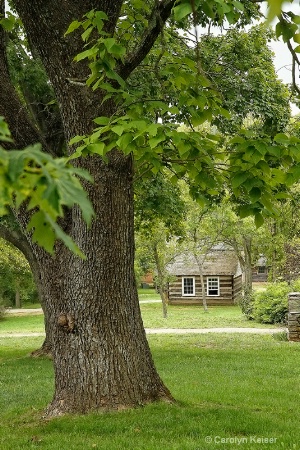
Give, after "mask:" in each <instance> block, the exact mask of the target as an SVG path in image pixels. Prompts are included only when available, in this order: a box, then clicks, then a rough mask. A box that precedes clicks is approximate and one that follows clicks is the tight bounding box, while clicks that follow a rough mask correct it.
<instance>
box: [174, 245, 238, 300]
mask: <svg viewBox="0 0 300 450" xmlns="http://www.w3.org/2000/svg"><path fill="white" fill-rule="evenodd" d="M202 271H203V275H204V287H205V293H206V301H207V305H208V306H212V305H219V306H225V305H234V304H236V303H237V302H238V301H239V299H240V298H241V295H242V270H241V267H240V264H239V261H238V258H237V257H236V255H235V252H234V251H233V250H231V249H228V248H225V247H224V246H223V245H219V246H216V247H215V248H214V249H213V250H212V251H211V252H210V253H209V254H208V255H207V256H206V258H205V260H204V261H203V260H202ZM168 272H169V274H170V275H172V278H173V281H171V282H169V286H168V298H169V303H170V304H173V305H177V304H178V305H179V304H180V305H182V304H186V305H192V304H202V300H203V298H202V288H201V278H200V274H199V273H200V272H199V266H198V265H197V263H196V260H195V258H194V257H193V256H192V255H184V254H182V255H180V256H178V257H177V258H176V259H175V260H174V262H173V263H172V264H170V265H169V266H168Z"/></svg>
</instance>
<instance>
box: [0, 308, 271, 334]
mask: <svg viewBox="0 0 300 450" xmlns="http://www.w3.org/2000/svg"><path fill="white" fill-rule="evenodd" d="M141 311H142V316H143V321H144V326H145V328H222V327H242V328H254V327H258V328H274V327H275V326H274V325H263V324H259V323H256V322H254V321H249V320H247V319H246V318H245V316H244V315H243V314H242V313H241V310H240V308H239V307H238V306H226V307H224V306H214V307H211V308H209V310H208V312H204V311H203V309H202V308H201V307H200V306H179V305H176V306H174V305H169V307H168V318H167V319H164V318H163V317H162V306H161V303H149V304H148V303H145V304H141ZM43 331H44V319H43V315H42V314H40V315H28V316H25V315H24V316H23V315H22V316H14V315H11V314H6V315H5V317H4V319H3V320H0V334H4V333H8V334H9V333H10V334H11V333H18V332H19V333H30V332H43Z"/></svg>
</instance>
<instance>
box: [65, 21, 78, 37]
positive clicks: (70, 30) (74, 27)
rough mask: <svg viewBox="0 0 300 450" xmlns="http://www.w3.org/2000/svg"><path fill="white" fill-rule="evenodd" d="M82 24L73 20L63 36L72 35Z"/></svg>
mask: <svg viewBox="0 0 300 450" xmlns="http://www.w3.org/2000/svg"><path fill="white" fill-rule="evenodd" d="M81 24H82V22H78V20H74V21H73V22H72V23H70V25H69V27H68V29H67V31H66V32H65V36H66V35H67V34H69V33H73V31H75V30H77V29H78V28H79V27H80V26H81Z"/></svg>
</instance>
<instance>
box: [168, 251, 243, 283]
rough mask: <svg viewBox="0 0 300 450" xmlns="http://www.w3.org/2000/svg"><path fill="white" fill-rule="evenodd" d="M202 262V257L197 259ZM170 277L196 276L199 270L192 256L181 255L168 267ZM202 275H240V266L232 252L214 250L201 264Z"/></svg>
mask: <svg viewBox="0 0 300 450" xmlns="http://www.w3.org/2000/svg"><path fill="white" fill-rule="evenodd" d="M199 259H200V261H201V260H202V261H203V257H202V259H201V257H200V258H199ZM168 272H169V273H170V274H171V275H178V276H180V275H181V276H184V275H198V274H199V268H198V265H197V262H196V259H195V258H194V256H193V255H191V254H188V253H182V254H181V255H179V256H178V257H177V258H176V259H175V260H174V262H173V263H172V264H169V265H168ZM203 274H204V275H233V276H238V275H241V274H242V271H241V268H240V264H239V261H238V258H237V257H236V254H235V253H234V251H233V250H228V249H225V248H220V247H219V248H215V249H214V250H212V251H211V252H210V253H209V254H208V255H207V256H206V259H205V261H204V264H203Z"/></svg>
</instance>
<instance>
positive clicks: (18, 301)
mask: <svg viewBox="0 0 300 450" xmlns="http://www.w3.org/2000/svg"><path fill="white" fill-rule="evenodd" d="M15 306H16V308H21V295H20V290H19V289H17V290H16V294H15Z"/></svg>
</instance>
